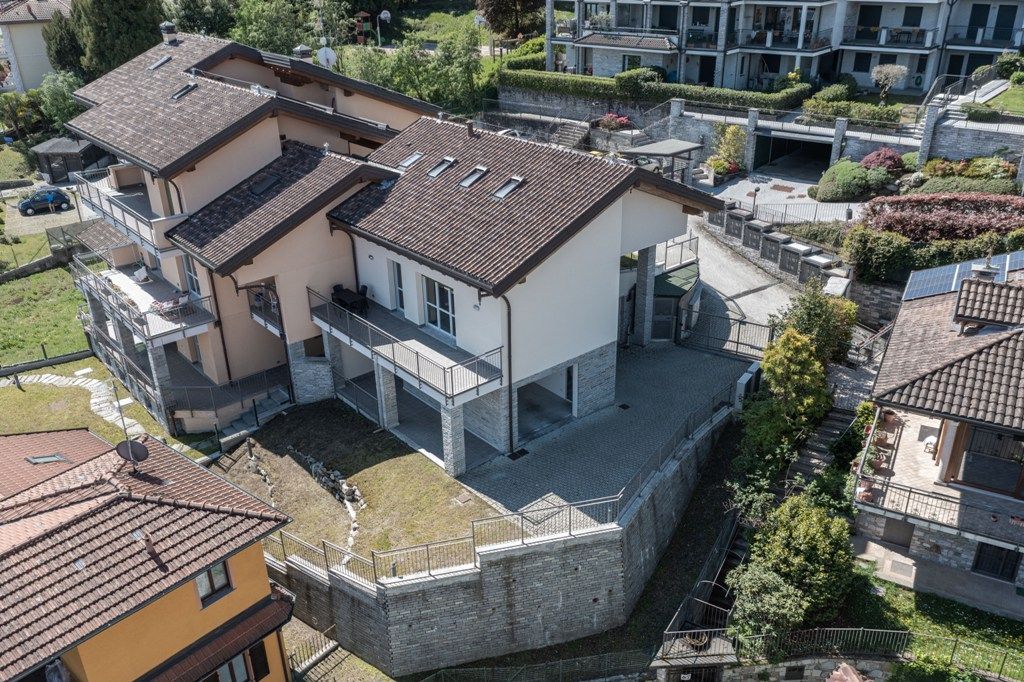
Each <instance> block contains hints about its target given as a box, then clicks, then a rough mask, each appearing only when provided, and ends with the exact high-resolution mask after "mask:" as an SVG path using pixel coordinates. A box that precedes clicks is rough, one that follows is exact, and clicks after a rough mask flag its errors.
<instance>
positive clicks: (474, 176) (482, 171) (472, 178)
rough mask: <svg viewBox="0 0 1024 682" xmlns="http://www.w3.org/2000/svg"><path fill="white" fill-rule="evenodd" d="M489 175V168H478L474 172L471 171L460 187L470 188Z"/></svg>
mask: <svg viewBox="0 0 1024 682" xmlns="http://www.w3.org/2000/svg"><path fill="white" fill-rule="evenodd" d="M485 175H487V166H477V167H476V168H474V169H473V170H471V171H469V174H467V175H466V177H464V178H462V182H460V183H459V186H460V187H469V186H470V185H472V184H473V183H474V182H476V181H477V180H479V179H480V178H482V177H483V176H485Z"/></svg>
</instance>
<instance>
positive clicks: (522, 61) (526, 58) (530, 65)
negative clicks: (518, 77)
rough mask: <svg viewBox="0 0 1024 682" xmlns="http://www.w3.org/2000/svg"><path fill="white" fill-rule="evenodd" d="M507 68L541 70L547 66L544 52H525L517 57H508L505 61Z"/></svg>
mask: <svg viewBox="0 0 1024 682" xmlns="http://www.w3.org/2000/svg"><path fill="white" fill-rule="evenodd" d="M504 66H505V68H506V69H513V70H516V69H536V70H538V71H539V70H541V69H543V68H544V66H545V57H544V53H543V52H541V53H534V54H524V55H519V56H515V57H506V58H505V61H504Z"/></svg>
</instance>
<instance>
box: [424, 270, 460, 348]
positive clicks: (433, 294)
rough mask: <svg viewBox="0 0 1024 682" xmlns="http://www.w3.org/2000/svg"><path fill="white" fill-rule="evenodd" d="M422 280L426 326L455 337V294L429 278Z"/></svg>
mask: <svg viewBox="0 0 1024 682" xmlns="http://www.w3.org/2000/svg"><path fill="white" fill-rule="evenodd" d="M423 280H424V283H425V284H426V288H427V301H426V307H427V324H428V325H430V326H431V327H434V328H435V329H437V330H438V331H442V332H444V333H445V334H449V335H451V336H455V292H453V291H452V290H451V289H450V288H449V287H446V286H445V285H443V284H441V283H440V282H435V281H434V280H432V279H430V278H429V277H424V278H423Z"/></svg>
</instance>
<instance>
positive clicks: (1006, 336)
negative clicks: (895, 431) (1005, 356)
mask: <svg viewBox="0 0 1024 682" xmlns="http://www.w3.org/2000/svg"><path fill="white" fill-rule="evenodd" d="M1022 331H1024V327H1017V328H1015V329H1010V330H1007V331H1005V332H1002V333H1000V334H996V335H994V337H993V339H992V341H991V342H989V343H986V344H982V345H980V346H978V347H977V348H975V349H974V350H972V351H970V352H969V353H965V354H963V355H958V356H957V357H955V358H953V359H952V360H949V361H947V362H943V363H942V364H940V365H936V366H935V367H932V368H930V369H927V370H925V371H923V372H921V373H919V374H916V375H914V376H913V377H911V378H910V379H907V380H906V381H903V382H901V383H898V384H893V385H892V386H890V387H889V388H886V389H885V390H884V391H882V392H881V393H878V394H876V395H878V396H882V395H886V394H889V393H892V392H893V391H896V390H898V389H901V388H906V387H907V386H909V385H910V384H912V383H914V382H916V381H920V380H921V379H924V378H925V377H926V376H928V375H929V374H935V373H936V372H938V371H939V370H942V369H945V368H947V367H950V366H951V365H954V364H956V363H958V362H963V361H964V360H966V359H967V358H970V357H973V356H975V355H977V354H978V353H980V352H982V351H984V350H988V349H990V348H992V347H993V346H995V345H996V344H999V343H1002V342H1003V341H1006V340H1007V339H1009V338H1011V337H1013V336H1016V335H1019V334H1020V333H1021V332H1022Z"/></svg>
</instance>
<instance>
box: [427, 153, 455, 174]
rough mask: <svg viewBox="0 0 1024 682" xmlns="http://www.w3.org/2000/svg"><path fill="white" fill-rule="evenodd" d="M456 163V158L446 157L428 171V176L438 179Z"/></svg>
mask: <svg viewBox="0 0 1024 682" xmlns="http://www.w3.org/2000/svg"><path fill="white" fill-rule="evenodd" d="M454 163H455V157H454V156H446V157H444V158H443V159H441V160H440V161H438V162H437V165H435V166H434V167H433V168H431V169H430V170H429V171H427V175H429V176H430V177H432V178H436V177H437V176H438V175H440V174H441V173H444V172H445V171H446V170H448V169H449V168H451V167H452V164H454Z"/></svg>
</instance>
